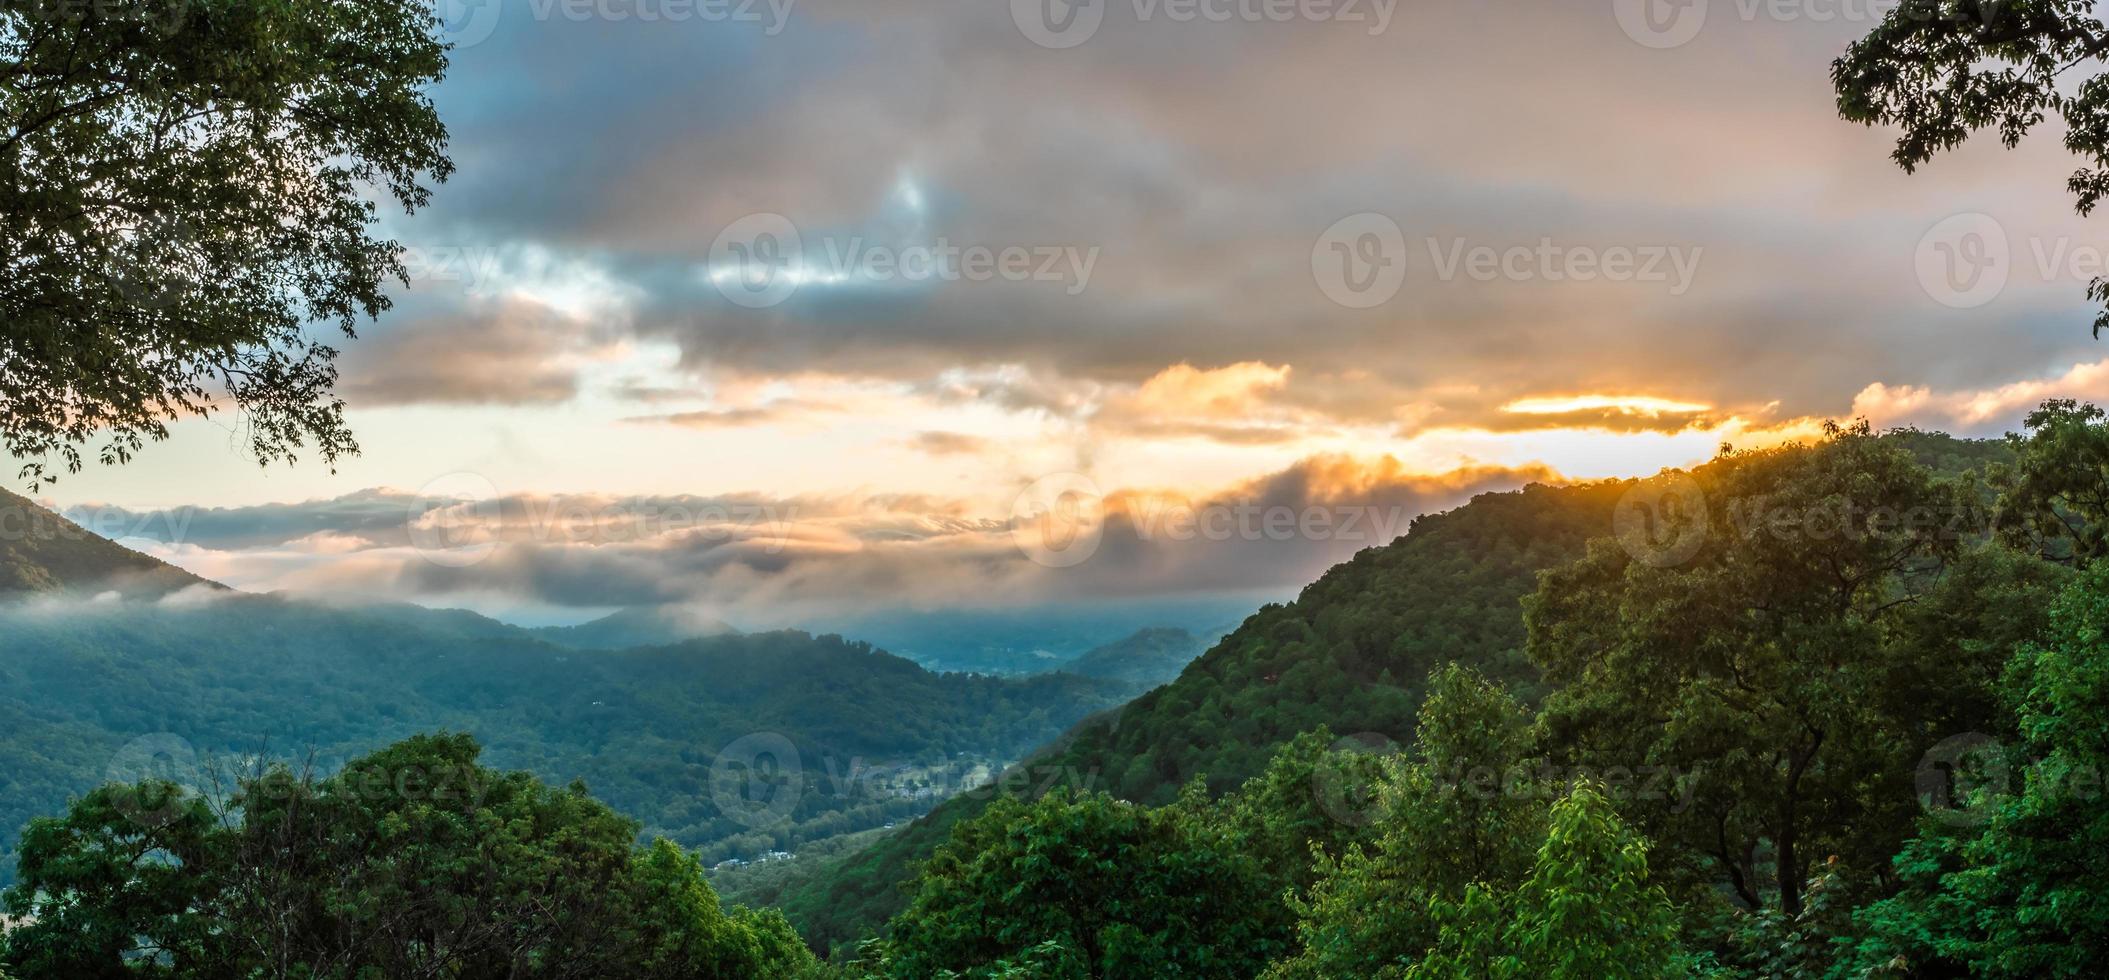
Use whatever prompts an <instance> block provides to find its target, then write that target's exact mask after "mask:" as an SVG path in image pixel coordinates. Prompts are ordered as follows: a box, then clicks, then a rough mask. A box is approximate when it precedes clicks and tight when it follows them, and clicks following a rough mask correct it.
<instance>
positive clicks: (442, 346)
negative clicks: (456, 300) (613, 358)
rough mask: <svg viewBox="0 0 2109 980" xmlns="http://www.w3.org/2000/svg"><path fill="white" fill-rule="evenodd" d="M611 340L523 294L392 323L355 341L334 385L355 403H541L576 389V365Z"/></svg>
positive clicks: (568, 397) (367, 405)
mask: <svg viewBox="0 0 2109 980" xmlns="http://www.w3.org/2000/svg"><path fill="white" fill-rule="evenodd" d="M609 346H611V342H610V341H609V340H608V339H607V338H606V337H605V336H604V333H603V332H602V331H598V330H596V329H594V328H592V327H590V326H589V325H588V324H586V323H584V322H582V321H580V320H577V319H575V318H572V317H569V316H566V315H564V314H562V313H559V312H558V311H556V310H554V309H551V308H549V307H547V306H543V305H541V304H539V303H535V302H533V301H530V300H525V299H518V298H515V299H510V300H505V301H500V302H490V303H478V304H474V305H472V306H471V307H469V308H467V309H464V310H461V311H459V312H457V313H453V314H428V315H426V316H422V317H419V318H416V319H412V320H408V321H407V322H401V323H392V324H391V325H390V326H389V328H388V329H386V330H385V331H382V332H379V333H377V334H376V335H374V336H371V337H366V338H363V339H361V340H358V341H355V342H353V343H352V344H351V345H350V346H349V347H347V348H346V350H345V352H344V354H343V356H342V357H341V358H340V360H339V368H340V370H341V371H342V373H343V379H342V380H341V381H340V382H339V384H338V390H339V392H341V393H342V394H343V396H344V398H345V401H346V402H348V403H349V404H351V405H352V406H353V407H355V408H379V407H386V406H393V405H418V404H454V405H546V404H555V403H559V402H566V401H569V400H571V399H572V398H573V397H574V396H576V395H577V394H578V392H579V377H578V374H579V370H580V368H581V367H582V366H583V364H584V363H586V362H587V361H589V360H591V359H593V358H594V357H596V356H598V355H600V354H602V353H604V352H605V351H606V350H607V349H608V348H609Z"/></svg>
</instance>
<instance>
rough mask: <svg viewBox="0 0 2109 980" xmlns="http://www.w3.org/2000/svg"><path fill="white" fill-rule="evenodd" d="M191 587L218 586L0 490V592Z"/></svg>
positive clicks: (164, 591)
mask: <svg viewBox="0 0 2109 980" xmlns="http://www.w3.org/2000/svg"><path fill="white" fill-rule="evenodd" d="M194 586H201V587H204V588H208V589H219V588H221V586H219V585H217V584H216V583H213V582H208V581H206V580H205V579H202V578H199V577H197V576H196V575H192V574H191V573H189V572H186V571H184V570H182V569H180V568H177V567H175V566H174V565H170V564H168V563H167V562H163V561H161V560H159V559H156V558H150V557H148V556H146V555H142V554H140V553H138V552H136V551H133V550H131V549H129V548H125V547H123V546H122V545H119V544H117V543H116V542H113V541H111V540H109V539H107V538H103V537H100V536H98V535H96V534H94V533H93V532H90V531H89V530H87V529H86V528H83V527H81V526H80V525H78V524H75V523H74V522H72V521H69V520H67V519H65V518H63V517H60V516H59V515H57V514H55V513H52V512H51V511H50V510H47V509H45V508H43V507H39V506H37V505H36V504H35V503H33V502H31V501H30V500H29V499H28V498H26V497H22V496H19V495H17V494H14V493H10V492H8V491H6V490H0V597H5V596H10V595H13V596H20V595H23V594H32V593H40V594H59V595H64V594H72V595H84V596H93V595H99V594H103V593H110V592H114V593H118V594H120V595H126V596H162V595H168V594H170V593H174V592H179V591H182V590H183V589H187V588H191V587H194Z"/></svg>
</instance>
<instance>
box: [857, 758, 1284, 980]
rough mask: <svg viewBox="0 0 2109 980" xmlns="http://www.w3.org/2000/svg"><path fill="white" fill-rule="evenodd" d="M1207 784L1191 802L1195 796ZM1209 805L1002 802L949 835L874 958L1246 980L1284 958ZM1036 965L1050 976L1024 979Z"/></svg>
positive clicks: (1064, 796)
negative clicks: (1279, 956)
mask: <svg viewBox="0 0 2109 980" xmlns="http://www.w3.org/2000/svg"><path fill="white" fill-rule="evenodd" d="M1198 788H1199V787H1198V784H1196V785H1195V787H1194V790H1195V791H1198ZM1205 808H1206V804H1205V803H1204V802H1203V801H1202V800H1201V799H1200V798H1199V796H1198V795H1197V792H1189V794H1187V798H1186V799H1185V800H1184V801H1183V802H1182V804H1180V805H1177V806H1171V807H1164V808H1160V809H1156V810H1151V809H1148V808H1144V807H1139V806H1136V805H1134V804H1131V803H1125V802H1122V801H1118V800H1115V799H1113V798H1112V797H1109V796H1106V795H1104V794H1097V795H1089V796H1076V795H1071V794H1068V793H1050V794H1048V795H1047V796H1044V797H1042V798H1041V799H1040V800H1038V801H1037V802H1032V803H1026V802H1021V801H1019V800H1016V799H1012V798H1009V797H1005V798H1002V799H999V800H997V801H996V802H995V803H994V804H993V805H991V806H990V807H989V809H988V811H987V812H986V813H984V814H983V815H981V816H980V817H978V818H976V819H973V820H970V821H967V822H965V823H962V824H960V825H958V826H957V827H955V828H953V831H952V837H951V840H950V841H948V842H947V843H946V844H945V845H944V846H943V847H942V848H940V849H939V850H938V852H937V854H936V855H935V856H934V857H932V858H931V860H930V863H929V865H928V866H927V867H926V868H925V869H924V871H923V874H922V877H921V879H920V880H919V881H918V882H917V885H916V890H915V894H914V898H913V899H912V900H911V901H910V903H909V906H908V909H907V910H906V911H904V912H902V913H901V914H900V915H899V916H896V917H895V918H894V920H893V922H892V924H891V927H890V930H891V933H892V935H891V938H890V939H889V940H888V941H886V942H885V943H884V944H883V947H882V949H881V950H879V951H878V960H879V966H878V972H879V973H880V974H881V975H884V976H889V977H901V978H914V980H921V978H924V977H941V976H954V975H965V976H971V977H996V976H1027V975H1032V976H1088V977H1105V978H1138V980H1140V978H1155V977H1165V976H1182V977H1249V976H1253V975H1255V974H1257V973H1258V972H1259V970H1260V968H1261V967H1262V966H1264V965H1265V963H1266V962H1267V960H1268V959H1269V958H1271V957H1272V956H1273V955H1275V954H1276V953H1278V952H1280V948H1279V945H1278V942H1277V941H1276V940H1275V935H1276V932H1277V930H1278V928H1279V926H1278V924H1276V923H1275V922H1273V921H1271V919H1273V918H1278V917H1270V916H1269V914H1268V912H1267V909H1268V906H1270V905H1276V906H1278V904H1279V903H1278V898H1277V896H1275V895H1272V894H1269V893H1268V891H1267V890H1266V887H1265V879H1264V878H1263V876H1262V875H1261V874H1260V870H1259V866H1258V864H1257V862H1256V861H1254V860H1253V859H1252V858H1251V857H1250V856H1247V855H1244V854H1242V853H1240V852H1239V851H1238V850H1237V849H1236V848H1235V847H1233V846H1231V845H1230V842H1229V839H1228V838H1227V837H1226V835H1224V834H1223V833H1222V832H1221V831H1220V829H1219V828H1218V827H1217V826H1216V821H1213V820H1210V819H1205V818H1202V816H1201V814H1202V813H1203V812H1204V810H1205ZM1034 962H1038V963H1040V964H1042V965H1043V966H1045V967H1047V969H1048V972H1046V973H1044V974H1043V973H1037V972H1028V971H1026V969H1025V967H1024V965H1025V964H1029V963H1034Z"/></svg>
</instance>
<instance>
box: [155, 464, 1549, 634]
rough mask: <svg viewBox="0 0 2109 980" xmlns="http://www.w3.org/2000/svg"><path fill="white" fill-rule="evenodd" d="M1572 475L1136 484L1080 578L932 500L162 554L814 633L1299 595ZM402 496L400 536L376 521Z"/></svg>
mask: <svg viewBox="0 0 2109 980" xmlns="http://www.w3.org/2000/svg"><path fill="white" fill-rule="evenodd" d="M1557 479H1558V477H1557V475H1556V474H1553V473H1551V472H1549V471H1546V470H1544V469H1542V468H1534V469H1504V468H1493V467H1487V468H1473V469H1468V470H1460V471H1457V472H1451V473H1442V474H1433V475H1429V474H1416V473H1413V472H1411V471H1409V470H1408V469H1407V468H1406V467H1405V466H1404V465H1403V464H1402V463H1400V462H1399V461H1397V460H1395V459H1388V458H1379V459H1372V460H1358V459H1354V458H1350V457H1346V456H1330V457H1323V458H1313V459H1309V460H1305V461H1303V462H1301V463H1298V464H1296V465H1294V466H1292V467H1289V468H1288V469H1285V470H1282V471H1280V472H1277V473H1275V474H1273V475H1270V476H1268V477H1265V478H1262V479H1257V480H1252V481H1249V482H1246V483H1243V484H1240V485H1237V486H1233V487H1229V488H1226V489H1225V490H1223V491H1221V492H1218V493H1212V494H1207V495H1202V496H1199V497H1188V496H1184V495H1181V494H1178V493H1174V492H1169V491H1161V490H1142V489H1127V490H1119V491H1115V492H1112V493H1109V494H1107V495H1106V497H1105V498H1104V500H1103V505H1102V507H1103V514H1104V524H1103V536H1102V540H1101V541H1100V544H1099V546H1098V548H1097V550H1096V553H1095V554H1093V555H1091V556H1090V558H1089V560H1088V561H1086V562H1084V563H1083V564H1081V565H1079V566H1076V567H1054V566H1051V565H1048V564H1044V563H1039V562H1036V561H1034V560H1033V559H1032V557H1031V551H1030V549H1029V547H1026V546H1021V541H1025V542H1027V543H1028V544H1029V543H1030V540H1031V539H1030V538H1029V537H1027V538H1021V537H1020V536H1019V535H1020V534H1021V533H1027V532H1024V531H1021V530H1020V528H1021V525H1020V524H1019V523H1018V522H1017V521H1016V520H1015V519H1014V518H1013V516H1012V515H1011V514H1007V513H991V512H988V511H986V510H984V509H982V508H980V507H978V506H976V505H973V504H971V503H968V502H964V501H959V500H949V499H944V498H933V497H927V496H917V495H856V496H836V497H801V498H795V499H794V498H784V499H769V498H764V497H759V496H727V497H684V496H656V497H654V496H618V495H592V494H587V495H561V494H560V495H524V494H523V495H509V496H505V497H500V498H496V499H491V500H456V499H442V500H431V499H424V498H419V497H417V496H416V495H413V494H409V493H406V492H401V491H368V492H365V493H361V494H356V495H351V496H349V497H346V498H343V499H340V500H323V501H311V502H308V503H305V504H298V505H281V506H274V507H264V508H251V509H235V510H221V511H212V512H205V513H201V517H200V519H195V520H192V521H191V522H190V523H189V524H188V525H186V527H187V529H188V530H189V531H190V533H191V534H192V535H193V537H191V538H190V539H188V540H183V541H163V542H158V543H156V544H154V545H152V546H150V549H149V550H151V551H152V552H153V553H154V554H156V555H157V557H161V558H163V559H164V560H168V561H171V562H174V563H176V564H179V565H182V566H185V567H187V568H190V569H192V570H195V571H199V572H200V573H203V574H208V575H210V576H211V577H213V578H215V579H218V580H222V581H226V582H228V583H229V584H232V585H235V586H237V587H242V588H247V589H250V590H256V591H270V590H281V589H283V590H290V591H295V592H303V593H309V594H316V595H324V596H365V597H375V598H393V599H405V600H412V601H417V602H421V603H425V604H433V605H448V604H460V605H466V606H470V607H472V608H487V609H500V610H518V609H538V610H566V609H569V610H594V609H605V608H607V607H611V606H631V605H658V604H664V603H680V604H682V605H684V606H688V607H691V608H696V609H700V610H706V611H708V612H709V614H711V615H714V616H719V617H721V618H724V619H726V620H727V621H730V622H734V623H746V624H755V623H779V624H795V623H797V622H799V621H801V620H802V619H810V618H813V617H820V616H840V615H843V614H846V613H849V612H853V611H861V610H873V609H881V608H889V607H901V606H919V607H959V606H1006V605H1043V604H1047V603H1054V602H1065V601H1080V600H1089V599H1095V598H1112V597H1138V596H1173V595H1196V594H1212V593H1227V592H1239V591H1255V590H1258V591H1266V590H1273V591H1278V592H1282V593H1284V594H1286V593H1288V592H1290V591H1293V590H1294V589H1296V588H1298V587H1300V586H1302V585H1303V584H1306V583H1307V582H1309V581H1310V580H1311V579H1313V578H1315V577H1316V576H1317V575H1318V574H1319V573H1321V572H1323V571H1324V570H1325V569H1326V568H1328V567H1330V566H1331V565H1333V564H1336V563H1338V562H1340V561H1343V560H1345V559H1347V558H1348V557H1351V556H1352V555H1353V554H1354V553H1355V552H1357V551H1360V550H1362V549H1364V548H1368V547H1373V546H1377V545H1381V544H1384V543H1387V542H1388V541H1390V540H1391V539H1392V538H1394V537H1396V536H1397V535H1399V534H1403V533H1404V532H1405V531H1406V529H1407V527H1408V526H1409V525H1410V523H1411V521H1412V519H1413V518H1414V517H1416V516H1418V515H1420V514H1423V513H1428V512H1431V511H1436V510H1442V509H1447V508H1449V507H1452V506H1455V505H1456V504H1459V503H1462V502H1463V501H1464V500H1466V499H1468V498H1469V497H1470V496H1472V495H1473V494H1476V493H1480V492H1484V491H1488V490H1501V489H1509V488H1513V487H1517V486H1520V485H1522V484H1524V483H1527V482H1532V481H1547V480H1557ZM384 503H385V504H386V505H388V506H391V507H393V508H394V513H395V515H396V516H395V526H393V527H390V528H381V527H377V526H376V525H377V521H376V520H375V515H376V513H377V508H378V507H379V505H382V504H384ZM380 509H386V508H380ZM206 514H209V519H204V518H205V516H206ZM141 523H142V524H145V525H150V526H163V522H158V521H151V520H148V521H142V522H141ZM296 532H302V533H296Z"/></svg>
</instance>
